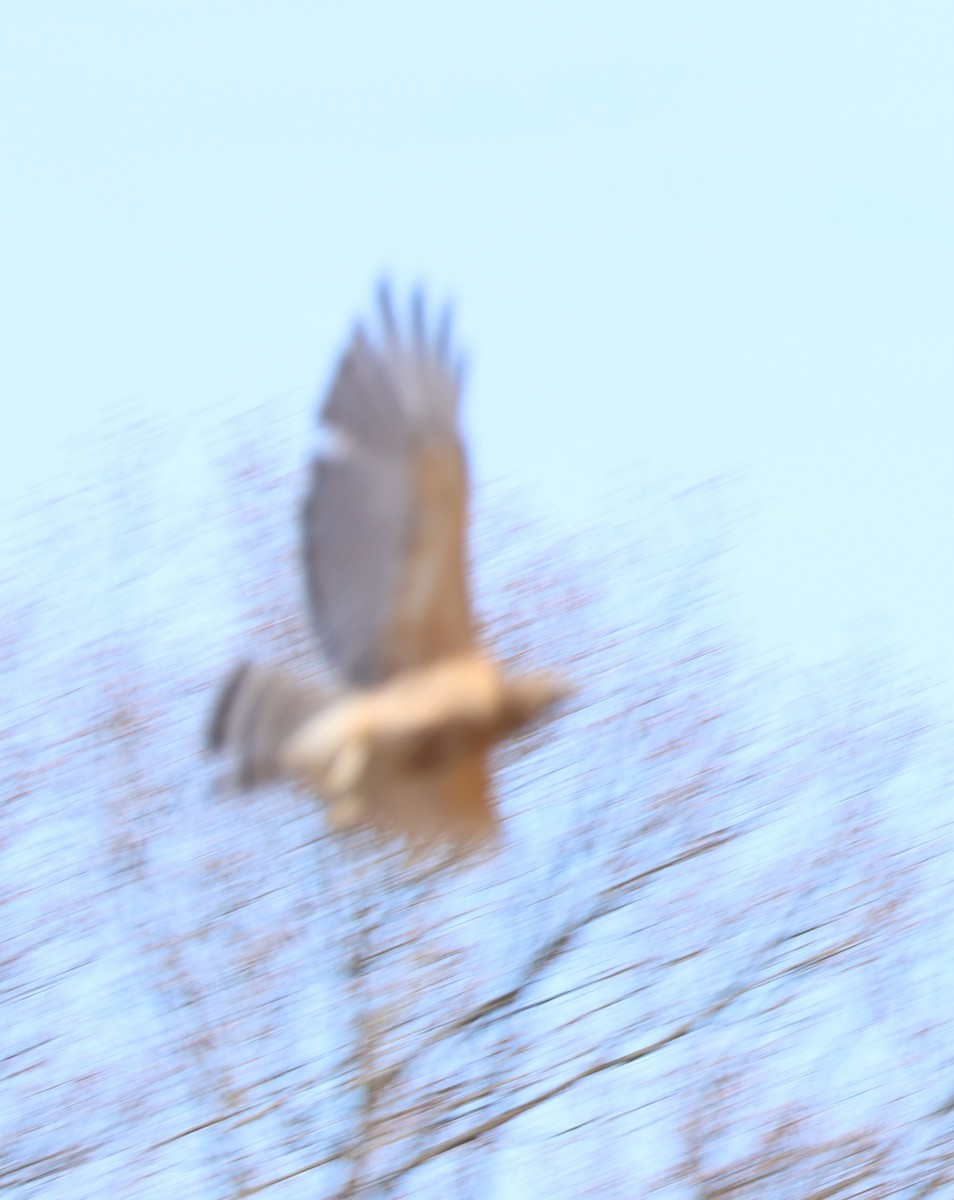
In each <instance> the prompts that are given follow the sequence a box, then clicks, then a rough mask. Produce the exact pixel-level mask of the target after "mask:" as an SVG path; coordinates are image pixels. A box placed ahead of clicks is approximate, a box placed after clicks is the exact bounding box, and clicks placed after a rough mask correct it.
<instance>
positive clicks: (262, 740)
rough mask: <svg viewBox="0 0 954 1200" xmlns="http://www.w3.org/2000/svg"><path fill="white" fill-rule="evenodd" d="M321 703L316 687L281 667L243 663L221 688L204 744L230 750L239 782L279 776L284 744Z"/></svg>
mask: <svg viewBox="0 0 954 1200" xmlns="http://www.w3.org/2000/svg"><path fill="white" fill-rule="evenodd" d="M323 706H324V697H323V696H322V695H321V693H320V692H319V691H318V690H317V689H316V688H313V687H308V686H306V685H305V684H302V683H300V682H299V681H298V680H296V679H294V678H292V677H291V676H289V675H287V674H285V673H284V672H283V671H279V670H276V669H274V668H267V667H258V666H256V665H254V664H253V663H247V662H246V663H241V664H240V665H239V666H237V667H236V668H235V670H233V671H232V673H231V674H230V675H229V676H228V678H227V679H226V680H225V682H224V683H223V685H222V687H221V689H220V691H219V695H218V698H217V700H216V703H215V707H214V709H213V710H212V718H211V720H210V722H209V726H208V733H207V736H206V746H207V748H208V749H209V750H212V751H223V750H224V751H227V752H230V753H231V754H233V755H234V756H235V763H236V775H237V777H238V781H239V783H240V784H241V786H242V787H254V786H255V785H256V784H259V783H264V782H266V781H267V780H269V779H274V778H276V777H277V776H278V775H279V773H280V771H279V766H278V757H279V752H280V751H281V748H282V746H283V745H284V744H285V742H286V741H287V740H288V738H289V737H290V735H291V734H292V733H294V731H295V730H296V729H297V728H298V727H299V726H300V725H301V724H302V722H303V721H305V720H307V719H308V717H310V716H312V715H313V714H314V713H316V712H317V711H318V710H319V709H321V708H322V707H323Z"/></svg>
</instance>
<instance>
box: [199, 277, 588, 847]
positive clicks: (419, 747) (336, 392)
mask: <svg viewBox="0 0 954 1200" xmlns="http://www.w3.org/2000/svg"><path fill="white" fill-rule="evenodd" d="M461 375H462V372H461V367H460V365H459V363H458V362H457V361H455V360H454V359H453V358H452V356H451V353H450V348H449V320H448V317H447V314H446V313H445V314H444V315H443V317H442V319H441V321H440V322H439V326H438V331H437V334H436V335H435V336H434V337H432V338H429V337H428V335H427V331H426V323H425V318H424V309H423V304H422V301H421V299H420V297H419V296H418V297H415V300H414V304H413V307H412V313H411V321H410V324H409V329H408V330H407V331H406V332H402V331H401V330H400V329H399V327H398V323H397V320H396V318H395V315H394V311H393V308H392V305H391V302H390V298H389V296H388V293H387V291H386V290H382V292H381V296H380V329H379V332H378V335H377V337H376V338H373V339H372V338H370V337H369V336H368V335H366V334H365V332H364V331H363V330H362V329H361V328H360V327H359V328H358V329H357V331H356V332H355V334H354V335H353V337H352V339H351V342H350V344H349V346H348V348H347V350H346V351H345V353H344V355H343V357H342V359H341V362H340V364H339V366H338V369H337V372H336V374H335V377H334V380H333V382H332V385H331V388H330V389H329V392H328V395H327V397H326V398H325V401H324V404H323V406H322V410H321V414H320V427H321V431H322V433H323V435H324V443H323V449H322V451H320V452H319V454H318V456H317V458H316V460H315V462H314V465H313V467H312V478H311V486H310V489H309V492H308V495H307V498H306V501H305V506H304V514H303V516H304V565H305V576H306V581H307V585H308V598H309V601H310V607H311V613H312V618H313V622H314V626H315V630H316V633H317V634H318V637H319V639H320V641H321V643H322V646H323V649H324V651H325V654H326V657H327V658H328V660H329V662H330V663H331V665H332V666H334V667H335V668H336V669H337V670H338V672H339V673H340V675H341V676H342V677H343V680H344V682H345V683H346V685H347V688H346V690H345V691H344V692H343V693H342V694H341V695H340V696H338V697H336V698H335V699H333V700H326V699H325V698H324V697H322V696H319V695H318V694H317V693H315V692H314V691H311V690H309V689H307V688H304V687H302V686H301V685H299V684H297V683H295V682H294V681H291V680H288V679H287V677H285V676H283V675H281V674H280V673H278V672H275V671H268V670H263V669H261V668H256V667H247V668H240V669H239V671H238V672H236V673H234V674H233V676H232V677H230V679H229V680H228V681H227V682H226V684H225V686H224V688H223V690H222V692H221V695H220V698H219V702H218V704H217V705H216V710H215V713H214V715H213V720H212V725H211V728H210V735H209V743H210V745H211V746H212V748H214V749H219V748H222V747H228V748H231V749H232V750H233V751H234V752H235V753H236V755H237V757H238V761H239V777H240V779H242V781H243V782H245V783H249V784H251V783H254V782H258V781H260V780H262V779H267V778H269V777H270V776H272V775H276V774H286V775H290V776H293V777H297V778H299V779H302V780H303V781H305V782H307V783H308V784H309V785H310V786H311V787H313V788H314V790H315V791H316V792H318V793H319V794H320V795H322V796H323V797H324V798H325V799H326V800H327V801H328V802H329V804H330V806H331V808H330V814H331V818H332V820H333V821H334V822H336V823H338V824H350V823H353V822H355V821H368V822H370V823H372V824H374V825H376V826H379V827H382V828H390V829H392V830H394V831H396V832H398V833H399V834H401V835H403V836H405V837H407V838H409V839H411V840H412V841H416V842H423V843H427V844H429V843H432V842H435V841H440V840H449V841H451V842H454V843H457V844H460V845H464V846H466V845H469V844H473V843H476V842H481V841H485V840H487V839H488V838H489V837H491V836H492V835H493V833H494V829H495V825H496V815H495V808H494V805H493V802H492V799H491V794H490V787H489V781H488V769H487V763H486V756H487V752H488V750H489V749H490V748H491V747H492V746H493V745H494V744H495V743H496V742H498V741H499V740H501V739H502V738H505V737H508V736H510V735H512V734H514V733H516V732H518V731H519V730H520V729H521V727H523V726H525V725H527V724H529V723H531V722H533V721H534V720H536V719H538V718H539V717H540V716H541V715H542V714H543V713H544V712H545V711H546V710H547V709H549V708H550V707H552V706H553V705H554V704H555V703H556V702H557V701H558V700H559V699H560V698H561V697H563V696H564V695H566V694H567V690H568V689H567V688H566V686H565V685H564V684H563V683H562V682H561V681H560V680H559V679H558V678H557V677H556V676H554V675H551V674H550V673H547V672H539V673H534V674H529V675H523V676H512V675H509V674H508V673H506V672H504V671H503V670H502V668H500V667H499V665H497V664H496V663H494V662H493V661H492V660H491V659H489V658H488V657H486V656H485V655H484V654H483V653H482V651H481V648H480V646H479V645H478V644H477V639H476V636H475V622H474V618H473V613H472V609H471V602H470V588H469V575H468V561H467V531H468V530H467V527H468V480H467V463H466V456H465V452H464V447H463V444H462V442H461V437H460V431H459V426H458V405H459V398H460V388H461Z"/></svg>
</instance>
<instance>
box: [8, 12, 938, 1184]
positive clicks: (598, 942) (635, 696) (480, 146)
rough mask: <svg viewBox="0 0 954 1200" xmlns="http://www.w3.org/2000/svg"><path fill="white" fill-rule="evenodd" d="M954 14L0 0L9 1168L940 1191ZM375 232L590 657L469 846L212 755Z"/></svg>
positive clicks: (574, 664)
mask: <svg viewBox="0 0 954 1200" xmlns="http://www.w3.org/2000/svg"><path fill="white" fill-rule="evenodd" d="M952 38H954V13H952V11H951V10H950V9H949V7H948V6H947V5H944V4H941V3H940V2H937V3H927V2H924V3H922V2H920V0H916V2H914V3H911V4H907V5H905V6H903V7H901V6H898V5H892V4H888V3H878V2H876V3H864V4H863V3H861V2H860V0H859V2H853V0H852V2H848V3H844V4H840V5H837V6H832V5H822V4H818V3H803V4H800V5H798V6H785V7H781V6H765V5H761V4H755V3H742V2H739V0H729V2H728V3H725V4H722V5H718V6H707V5H702V4H689V3H678V2H677V3H670V4H666V5H659V4H655V5H653V4H646V3H622V2H619V3H610V2H609V0H606V2H604V0H596V2H595V3H593V4H590V5H587V6H585V8H584V7H583V6H580V5H569V4H561V3H556V4H554V3H551V4H548V5H543V4H537V3H527V4H517V5H503V4H497V3H495V2H493V0H492V2H491V3H485V4H483V5H481V6H480V7H479V9H476V8H475V9H472V10H468V11H455V10H453V9H452V8H448V7H447V6H439V5H437V4H433V3H430V2H419V3H410V4H405V5H402V6H398V7H395V6H387V5H383V4H378V3H373V2H371V3H366V4H358V5H354V6H351V7H341V6H339V7H338V8H335V9H334V10H332V8H330V7H328V6H324V5H314V4H305V3H303V2H302V3H294V2H291V0H280V2H279V3H276V4H271V5H268V6H265V5H251V4H239V5H236V4H230V5H226V4H222V3H218V2H217V0H208V2H207V3H205V4H203V5H202V6H195V5H186V4H184V3H180V2H179V0H166V2H164V3H162V4H159V3H151V2H149V0H142V2H140V3H137V4H135V5H119V4H117V3H96V2H91V3H88V4H85V5H82V6H76V5H69V4H66V3H49V4H44V5H42V6H37V5H31V4H27V3H25V2H23V0H10V2H8V3H6V4H5V5H4V6H3V8H2V11H0V105H2V111H3V112H4V114H5V119H4V121H3V122H2V128H0V146H2V151H3V162H4V166H5V184H4V186H3V188H2V189H0V238H2V245H3V248H2V256H0V258H2V263H3V267H2V271H0V318H2V319H0V328H2V330H3V333H2V354H0V387H2V394H3V396H4V413H5V416H6V419H7V420H8V422H11V424H9V425H8V427H7V434H6V437H5V438H4V439H3V441H4V445H3V451H2V456H3V457H2V462H3V470H2V472H0V531H2V536H3V547H4V559H3V562H4V572H3V575H4V579H3V589H4V609H5V614H6V619H5V622H4V633H3V638H2V649H3V669H4V675H5V679H6V681H7V687H6V693H7V696H8V698H9V699H8V704H7V711H6V717H5V721H4V726H5V728H4V738H3V743H2V744H3V754H2V759H3V761H2V767H0V774H2V777H3V780H4V793H5V795H6V796H7V799H6V802H5V804H4V806H3V809H2V810H0V812H2V816H0V821H2V824H0V857H2V866H0V879H2V880H3V890H2V893H0V894H2V899H3V905H4V917H3V923H4V928H5V930H6V939H7V940H6V943H5V944H6V947H7V950H6V953H7V956H8V957H7V959H6V967H5V995H4V1014H5V1019H4V1021H3V1022H2V1024H3V1027H4V1031H3V1033H0V1058H2V1060H3V1064H4V1067H3V1071H4V1091H5V1093H6V1098H5V1100H4V1102H3V1104H2V1105H0V1145H2V1146H3V1147H4V1149H3V1151H2V1157H0V1180H2V1181H3V1184H4V1186H6V1187H7V1188H9V1189H10V1190H11V1192H14V1193H16V1194H22V1195H24V1196H30V1195H38V1196H39V1195H43V1196H44V1197H46V1196H51V1195H64V1196H66V1195H69V1196H71V1197H76V1196H84V1195H90V1196H93V1195H101V1194H102V1193H103V1192H104V1191H109V1192H111V1193H113V1194H117V1195H136V1196H152V1195H155V1196H166V1195H168V1194H169V1193H170V1191H172V1190H173V1189H176V1190H177V1191H178V1193H179V1194H181V1195H183V1196H196V1197H217V1196H220V1195H221V1196H233V1195H255V1194H259V1193H262V1194H274V1195H282V1196H293V1195H299V1194H300V1195H309V1196H312V1195H315V1194H321V1195H339V1194H340V1195H358V1194H368V1195H379V1194H390V1195H418V1194H419V1195H441V1196H454V1195H461V1196H470V1195H481V1196H484V1195H501V1196H519V1195H527V1194H533V1193H535V1192H536V1191H539V1190H542V1189H543V1187H544V1186H545V1187H546V1189H547V1191H548V1192H551V1193H552V1194H554V1195H561V1196H562V1195H565V1196H578V1195H582V1194H586V1193H587V1191H590V1192H592V1193H593V1194H600V1195H620V1196H632V1195H657V1194H658V1195H660V1196H673V1197H677V1196H680V1197H681V1196H690V1195H692V1196H695V1195H699V1194H701V1193H702V1192H704V1191H706V1189H708V1191H709V1192H711V1193H712V1194H718V1195H720V1196H764V1195H768V1194H771V1195H773V1196H775V1195H777V1196H784V1195H791V1196H794V1197H799V1198H804V1197H806V1196H810V1195H813V1194H816V1193H817V1194H819V1195H821V1194H824V1195H826V1196H841V1195H844V1196H851V1195H858V1194H861V1193H862V1192H863V1191H864V1190H865V1188H868V1189H870V1190H871V1193H872V1194H886V1193H887V1192H890V1191H893V1192H894V1193H896V1194H910V1195H912V1196H913V1195H919V1194H927V1193H928V1192H930V1193H931V1194H932V1195H934V1194H937V1195H944V1194H947V1192H948V1191H950V1193H951V1194H952V1195H954V1182H952V1181H954V1154H952V1152H951V1150H950V1146H951V1145H954V1127H952V1118H951V1108H952V1105H951V1096H950V1089H949V1088H948V1086H947V1084H946V1083H945V1080H949V1079H950V1077H951V1076H950V1069H951V1067H952V1066H954V1061H952V1058H951V1051H950V1046H951V1044H952V1042H951V1034H952V1032H954V1031H952V1029H951V1022H950V1013H949V1004H948V1003H947V1002H946V1000H945V997H948V996H949V995H950V985H951V977H950V970H949V968H948V966H947V963H948V962H950V961H951V949H952V947H951V945H950V933H949V932H948V930H949V928H950V925H951V922H950V917H951V914H952V900H954V894H952V890H951V884H950V882H949V881H950V879H951V877H952V874H954V871H952V867H954V859H952V857H951V850H952V846H951V828H950V820H949V811H950V803H949V801H950V794H951V780H952V762H951V752H950V720H951V712H952V704H954V683H952V680H954V633H952V628H954V626H952V622H951V620H950V614H951V612H952V610H954V570H952V555H951V530H952V526H954V485H952V482H951V472H950V467H949V459H950V452H951V446H952V444H954V417H952V408H951V403H950V397H951V393H952V384H954V354H952V349H951V337H950V329H951V327H952V315H954V296H952V288H954V284H952V280H954V234H952V231H951V213H952V211H954V138H952V124H954V75H952V72H951V70H950V47H951V44H952ZM382 277H388V278H390V279H392V280H393V282H394V284H395V287H396V290H397V292H398V294H406V293H407V292H408V291H409V290H410V288H411V287H412V286H413V285H414V284H416V283H418V282H421V283H423V284H425V285H426V287H427V291H428V295H429V296H430V297H431V298H432V301H433V303H435V304H436V303H437V302H439V301H441V300H443V299H449V300H451V301H452V302H453V304H454V309H455V314H456V330H457V339H458V341H459V342H460V344H461V345H462V347H463V348H464V350H465V352H466V353H467V358H468V386H467V392H466V396H465V425H466V428H467V432H468V438H469V444H470V447H471V451H472V457H473V463H474V470H475V479H476V488H475V539H474V563H475V572H476V577H477V581H478V590H479V595H480V601H481V609H482V612H483V614H484V615H485V617H486V619H487V621H488V625H489V627H490V628H491V629H492V630H493V631H494V636H495V638H497V639H498V640H499V642H500V643H501V645H502V646H503V647H504V648H505V650H506V651H507V652H508V653H509V652H513V653H519V654H521V655H523V656H526V657H528V658H532V659H535V660H537V661H539V662H551V661H557V662H559V663H562V664H565V665H566V666H567V668H568V669H569V670H570V671H571V673H573V674H574V676H575V677H577V678H579V679H581V680H582V681H583V683H584V687H583V692H582V696H583V700H584V703H583V705H582V707H581V710H580V711H579V712H577V713H575V714H572V715H571V716H568V717H567V718H566V719H565V720H564V721H563V722H561V723H559V724H558V725H556V726H554V727H553V729H552V730H551V731H549V735H548V737H547V738H545V739H540V742H539V744H534V745H533V746H532V748H531V752H530V753H529V754H527V755H519V756H518V755H514V756H512V757H510V758H507V759H505V760H502V761H501V763H500V772H499V780H498V790H499V792H500V796H501V805H502V808H503V811H504V813H505V815H506V818H507V824H506V828H507V840H506V846H505V848H504V850H503V852H502V853H501V854H500V856H498V858H497V859H496V860H494V861H493V862H489V863H488V862H484V863H480V864H474V865H472V867H469V868H467V869H464V870H461V871H458V872H451V873H448V872H437V873H436V874H429V873H427V872H425V871H423V870H421V869H420V868H418V867H415V866H414V865H412V864H409V863H407V862H406V861H404V859H403V858H402V856H401V855H400V853H398V852H397V851H395V850H393V848H386V847H382V846H380V845H376V844H374V843H373V842H371V841H368V840H366V839H362V838H360V837H357V838H355V839H352V840H349V841H348V843H347V848H346V852H345V853H342V849H341V846H340V845H339V843H338V842H337V841H336V840H335V839H334V838H333V837H331V836H330V835H329V834H328V831H327V829H326V828H325V826H324V825H323V821H322V815H321V812H320V811H319V810H318V809H317V808H316V806H315V805H314V804H313V803H310V802H309V801H308V799H307V798H306V797H301V796H297V795H294V794H290V793H289V792H288V791H287V790H283V789H275V790H271V791H267V792H263V793H258V794H255V795H253V796H251V797H238V796H236V795H235V793H234V792H233V791H231V790H230V789H229V787H228V786H227V781H223V779H222V777H221V773H220V772H219V771H218V770H217V768H216V767H215V766H214V765H210V764H208V763H207V762H206V761H205V759H204V758H203V757H202V756H201V753H200V749H201V730H202V723H203V720H204V715H205V713H206V710H207V707H208V704H209V697H210V695H211V693H212V690H213V689H214V686H215V684H216V682H217V680H218V679H219V677H220V676H221V674H222V672H223V671H224V670H225V669H227V667H228V665H229V664H230V662H231V660H232V659H233V658H234V657H236V656H239V655H242V654H247V653H248V650H249V647H250V645H251V646H252V647H253V648H254V649H255V651H256V653H258V654H259V655H260V656H261V657H265V656H270V657H277V658H280V659H284V660H286V661H294V662H298V661H300V660H302V659H303V658H305V657H306V656H307V653H308V651H307V649H306V647H307V635H306V631H305V630H304V629H303V616H302V612H301V605H300V588H301V585H300V580H299V576H298V568H297V562H296V559H295V555H296V553H297V532H298V531H297V525H296V522H297V511H298V505H299V500H300V494H301V488H302V475H301V471H302V467H303V465H304V464H305V463H306V462H307V458H308V455H309V453H310V444H311V441H310V439H311V436H312V431H313V417H314V410H315V407H316V405H317V402H318V400H319V398H320V395H321V390H322V388H323V386H324V384H325V383H326V382H327V380H328V378H329V375H330V373H331V370H332V369H333V366H334V363H335V361H336V357H337V355H338V353H339V352H340V350H341V348H342V346H343V344H344V342H345V339H346V338H347V336H348V334H349V332H350V329H351V327H352V324H353V322H354V321H355V320H356V319H357V318H359V317H360V316H361V315H362V314H363V313H365V312H366V311H367V309H368V307H369V304H370V302H371V299H372V295H373V289H374V287H375V285H376V283H377V281H378V280H379V279H381V278H382ZM263 847H264V848H265V849H264V850H263ZM766 1178H770V1179H771V1180H772V1186H771V1187H767V1186H766V1185H765V1182H764V1181H765V1179H766ZM759 1181H761V1182H759ZM388 1189H390V1190H388Z"/></svg>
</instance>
